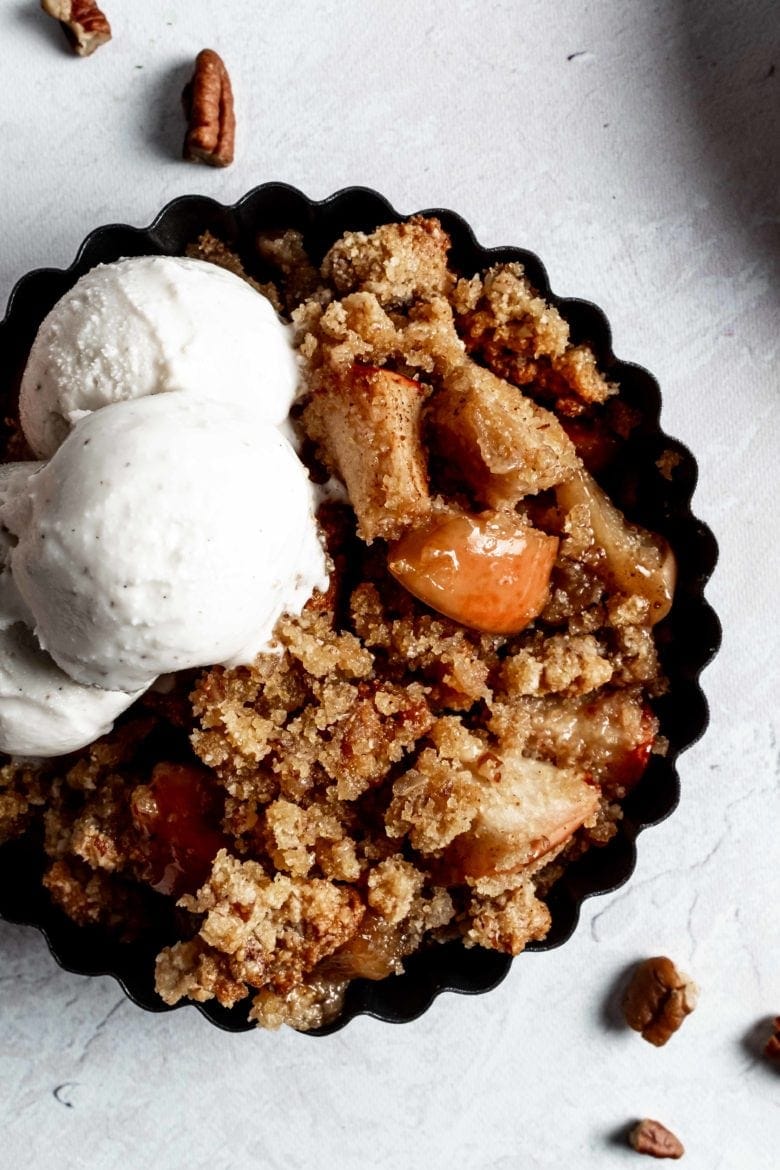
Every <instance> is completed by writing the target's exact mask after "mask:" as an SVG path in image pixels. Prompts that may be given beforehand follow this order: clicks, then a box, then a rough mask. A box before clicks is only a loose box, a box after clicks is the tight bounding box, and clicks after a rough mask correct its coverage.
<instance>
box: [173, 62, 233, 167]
mask: <svg viewBox="0 0 780 1170" xmlns="http://www.w3.org/2000/svg"><path fill="white" fill-rule="evenodd" d="M182 102H183V103H184V113H185V115H186V117H187V122H188V126H187V135H186V137H185V139H184V157H185V159H187V161H188V162H204V163H207V164H208V165H209V166H211V167H228V166H230V164H231V163H232V161H233V152H234V149H235V143H236V115H235V109H234V106H233V87H232V86H231V84H230V76H229V74H228V71H227V69H226V68H225V62H224V61H223V60H222V58H221V57H220V55H219V53H215V52H214V50H213V49H201V51H200V53H198V56H197V57H196V58H195V72H194V73H193V75H192V80H191V81H190V82H189V83H188V84H187V85H186V86H185V87H184V92H183V93H182Z"/></svg>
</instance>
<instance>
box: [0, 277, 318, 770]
mask: <svg viewBox="0 0 780 1170" xmlns="http://www.w3.org/2000/svg"><path fill="white" fill-rule="evenodd" d="M296 389H297V365H296V360H295V357H294V354H293V350H292V346H291V344H290V338H289V330H288V328H287V327H286V326H284V325H283V324H282V323H281V322H280V321H279V319H278V318H277V316H276V314H275V312H274V310H273V308H272V306H271V304H270V302H268V301H267V300H266V299H265V298H264V297H262V296H261V295H260V294H259V293H257V292H255V291H254V289H252V288H251V287H250V286H248V285H247V284H246V283H245V282H243V281H241V280H240V279H239V278H238V277H235V276H233V275H232V274H230V273H227V272H225V271H223V270H222V269H219V268H216V267H214V266H213V265H209V264H205V263H202V262H200V261H195V260H180V259H172V258H169V257H165V258H160V257H145V258H140V259H134V260H124V261H119V262H118V263H116V264H113V265H105V266H101V267H99V268H97V269H94V270H93V271H92V272H90V273H88V274H87V275H86V276H85V277H83V278H82V279H81V280H80V281H79V282H78V283H77V284H76V286H75V287H74V288H73V289H72V290H71V292H70V293H68V294H67V295H66V296H65V297H63V299H62V301H60V302H59V304H58V305H56V306H55V307H54V309H53V310H52V312H51V313H50V314H49V316H48V317H47V318H46V320H45V321H44V323H43V325H42V326H41V329H40V330H39V333H38V336H37V338H36V340H35V343H34V346H33V350H32V353H31V355H30V359H29V363H28V366H27V369H26V371H25V374H24V378H23V382H22V392H21V401H20V408H21V417H22V425H23V429H24V432H25V435H26V437H27V440H28V442H29V443H30V446H31V447H32V448H33V450H34V451H35V452H36V453H37V454H38V455H40V456H42V457H43V458H44V459H46V460H48V461H47V462H41V463H32V462H31V463H23V464H22V463H20V464H7V465H5V466H0V751H3V752H7V753H12V754H15V755H24V756H54V755H61V754H63V753H66V752H69V751H73V750H76V749H77V748H79V747H82V746H84V745H85V744H87V743H89V742H91V741H92V740H93V739H96V738H97V737H98V736H100V735H102V734H104V733H105V732H107V731H108V730H109V729H110V727H111V724H112V722H113V720H114V718H115V717H116V716H117V715H118V714H119V713H120V712H121V711H123V710H124V709H125V708H126V707H128V706H130V704H131V703H132V702H134V700H135V699H136V698H137V697H138V696H139V695H140V694H141V693H143V690H145V689H146V688H147V687H148V686H150V685H151V684H152V683H153V682H154V680H155V679H156V678H157V677H158V676H160V675H169V674H171V673H173V672H175V671H178V670H183V669H185V668H189V667H198V666H209V665H214V664H220V663H221V664H224V665H226V666H233V665H238V664H241V663H248V662H251V661H252V660H253V659H254V658H255V657H256V655H257V654H258V653H260V652H261V651H263V650H266V649H268V648H269V646H270V644H271V637H272V632H273V629H274V626H275V624H276V622H277V620H278V618H279V617H280V616H281V614H282V613H284V612H290V613H299V612H300V611H301V609H302V608H303V606H304V605H305V603H306V601H307V600H308V598H309V597H310V596H311V594H312V592H313V591H314V589H315V588H321V589H325V588H326V587H327V568H326V561H325V554H324V551H323V547H322V544H321V541H320V537H319V531H318V527H317V523H316V519H315V515H314V512H315V506H316V499H315V490H314V488H313V486H312V484H311V482H310V480H309V477H308V474H307V472H306V469H305V468H304V466H303V464H302V463H301V462H300V461H299V459H298V457H297V455H296V453H295V451H294V449H293V446H292V445H291V443H290V441H289V440H288V437H287V435H288V433H289V431H288V427H289V423H288V413H289V409H290V406H291V404H292V402H293V399H294V397H295V393H296Z"/></svg>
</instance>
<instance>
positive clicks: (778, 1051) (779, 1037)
mask: <svg viewBox="0 0 780 1170" xmlns="http://www.w3.org/2000/svg"><path fill="white" fill-rule="evenodd" d="M772 1027H773V1029H774V1031H773V1032H772V1035H771V1036H770V1037H769V1039H768V1040H767V1042H766V1044H765V1045H764V1056H768V1057H769V1059H770V1060H780V1016H775V1018H774V1020H773V1021H772Z"/></svg>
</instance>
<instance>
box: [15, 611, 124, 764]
mask: <svg viewBox="0 0 780 1170" xmlns="http://www.w3.org/2000/svg"><path fill="white" fill-rule="evenodd" d="M141 693H142V692H141V691H137V692H136V693H134V694H126V693H124V692H123V691H104V690H100V689H99V688H98V687H87V686H83V685H82V684H81V683H77V682H74V681H73V679H72V678H69V677H68V675H67V674H65V672H64V671H62V670H60V668H59V667H58V666H57V665H56V663H54V662H53V661H52V659H51V657H50V656H49V655H48V654H47V653H46V652H45V651H44V650H41V648H40V646H39V645H38V642H37V640H36V638H35V635H34V634H33V632H32V630H30V629H28V628H27V626H25V625H23V624H22V623H21V622H17V623H16V624H15V625H12V626H9V627H7V628H6V629H4V630H0V751H4V752H7V753H8V754H9V755H14V756H39V757H46V756H62V755H65V754H66V753H67V752H74V751H76V750H77V748H81V747H84V745H85V744H88V743H92V741H93V740H95V739H98V738H99V737H100V736H101V735H105V734H106V733H107V732H109V731H110V730H111V728H112V726H113V724H114V720H115V719H116V717H117V715H119V714H121V712H122V711H125V710H126V709H127V708H128V707H129V706H130V705H131V703H133V702H135V700H136V699H137V698H138V697H139V695H140V694H141Z"/></svg>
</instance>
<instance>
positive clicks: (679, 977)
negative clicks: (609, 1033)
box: [623, 956, 699, 1048]
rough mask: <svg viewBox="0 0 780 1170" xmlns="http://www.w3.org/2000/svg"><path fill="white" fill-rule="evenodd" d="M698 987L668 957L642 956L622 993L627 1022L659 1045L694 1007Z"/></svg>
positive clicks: (675, 1029) (673, 1031) (647, 1038)
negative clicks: (641, 960)
mask: <svg viewBox="0 0 780 1170" xmlns="http://www.w3.org/2000/svg"><path fill="white" fill-rule="evenodd" d="M698 997H699V989H698V987H697V986H696V984H695V983H694V982H693V980H692V979H690V978H689V977H688V976H687V975H683V974H682V972H680V971H678V970H677V968H676V967H675V965H674V963H673V962H672V960H671V959H667V958H664V957H662V956H658V957H656V958H654V959H645V961H644V963H640V964H639V966H638V967H637V968H636V970H635V971H634V974H633V975H632V977H631V982H630V983H629V985H628V987H627V988H626V993H625V996H624V997H623V1014H624V1016H625V1018H626V1023H627V1024H628V1025H629V1026H630V1027H632V1028H633V1029H634V1030H635V1031H636V1032H641V1033H642V1036H643V1037H644V1039H645V1040H649V1042H650V1043H651V1044H655V1045H656V1047H659V1048H660V1047H661V1045H662V1044H665V1043H666V1041H667V1040H668V1039H669V1037H670V1036H672V1035H673V1034H674V1033H675V1032H676V1031H677V1029H678V1028H679V1027H680V1025H681V1024H682V1022H683V1020H684V1019H685V1017H686V1016H687V1015H689V1014H690V1012H692V1011H693V1009H694V1008H695V1007H696V1002H697V1000H698Z"/></svg>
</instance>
